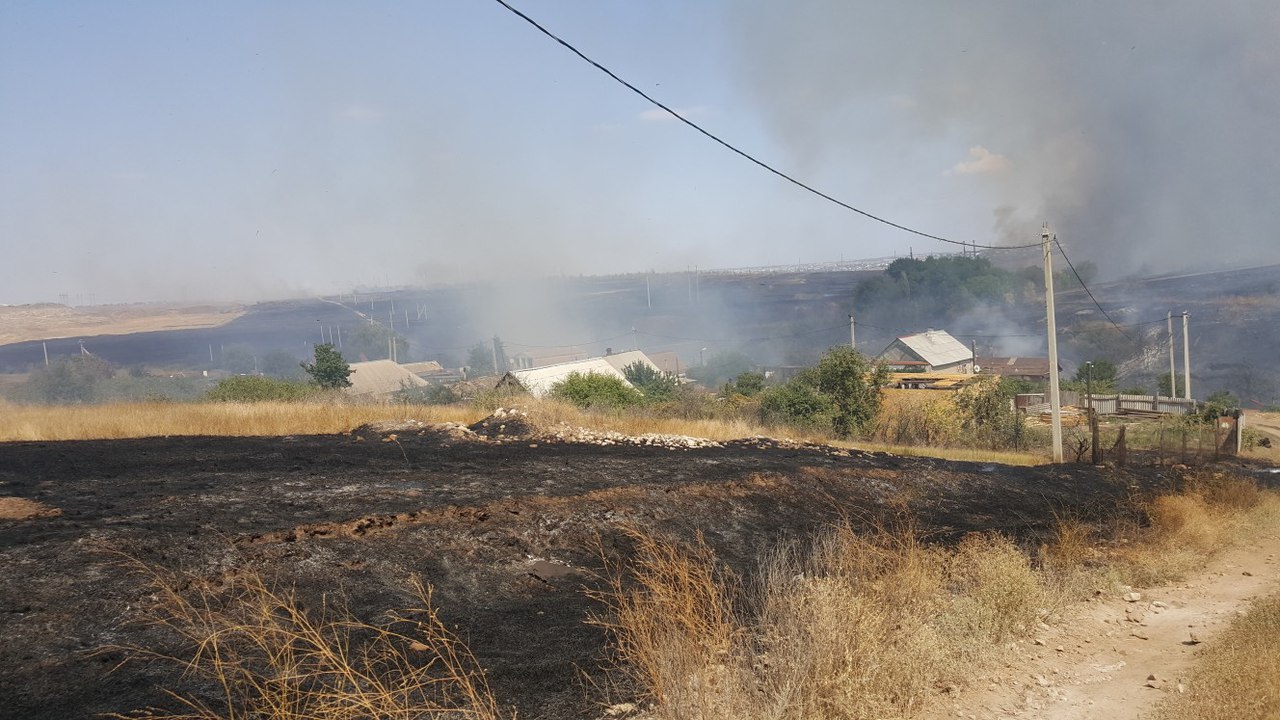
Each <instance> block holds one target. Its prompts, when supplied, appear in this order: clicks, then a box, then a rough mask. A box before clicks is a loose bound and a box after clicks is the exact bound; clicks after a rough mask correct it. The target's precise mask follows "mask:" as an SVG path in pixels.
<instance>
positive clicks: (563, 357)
mask: <svg viewBox="0 0 1280 720" xmlns="http://www.w3.org/2000/svg"><path fill="white" fill-rule="evenodd" d="M586 359H587V353H586V352H584V351H583V350H582V349H581V348H578V347H574V346H571V345H566V346H563V347H549V348H533V349H530V350H522V351H520V352H518V353H516V354H514V355H511V356H510V357H508V358H507V360H508V363H509V364H510V366H511V369H512V370H530V369H532V368H540V367H546V366H548V365H560V364H562V363H568V362H577V361H578V360H586Z"/></svg>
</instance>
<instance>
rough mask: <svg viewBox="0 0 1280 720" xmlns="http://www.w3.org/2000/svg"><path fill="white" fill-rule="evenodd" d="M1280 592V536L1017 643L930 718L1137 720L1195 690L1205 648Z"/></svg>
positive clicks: (1109, 600)
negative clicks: (1260, 600) (1000, 663)
mask: <svg viewBox="0 0 1280 720" xmlns="http://www.w3.org/2000/svg"><path fill="white" fill-rule="evenodd" d="M1275 592H1280V535H1277V534H1269V535H1266V536H1264V537H1261V538H1259V539H1258V540H1257V541H1256V542H1254V543H1250V544H1249V545H1248V546H1245V547H1240V548H1236V549H1234V550H1232V551H1230V552H1228V553H1227V554H1225V555H1224V556H1222V557H1220V558H1218V559H1217V560H1215V561H1214V562H1213V563H1212V564H1211V565H1210V566H1209V567H1208V568H1206V569H1205V570H1204V571H1203V572H1200V573H1197V574H1196V575H1195V576H1193V577H1191V578H1189V579H1188V580H1187V581H1186V582H1184V583H1178V584H1174V585H1168V586H1164V587H1156V588H1148V589H1144V590H1141V591H1140V593H1139V594H1140V595H1141V598H1140V599H1138V600H1136V601H1134V602H1127V601H1125V600H1124V599H1122V598H1116V597H1114V596H1105V597H1099V598H1098V599H1097V600H1096V601H1094V602H1090V603H1086V604H1083V605H1081V606H1078V607H1075V608H1072V609H1071V610H1070V611H1069V612H1068V613H1067V614H1066V617H1065V618H1064V620H1063V622H1061V623H1058V624H1056V625H1055V626H1053V627H1048V626H1043V627H1041V632H1039V633H1038V634H1037V636H1036V637H1035V638H1033V639H1030V640H1027V641H1022V642H1019V643H1018V646H1017V648H1016V650H1015V651H1014V652H1013V657H1011V658H1010V660H1009V662H1008V663H1007V664H1006V665H1005V666H1004V667H1001V668H999V669H998V670H997V671H996V672H994V673H989V674H986V675H983V676H978V677H974V678H972V684H971V685H970V687H968V688H967V689H965V690H963V691H961V692H960V693H958V694H957V695H956V696H955V697H953V698H951V699H949V700H948V701H946V702H942V703H939V707H938V709H937V710H936V712H934V713H933V714H931V715H929V716H927V720H941V718H957V717H959V718H982V719H984V720H1007V719H1010V718H1038V719H1041V720H1086V719H1089V718H1108V719H1114V720H1130V719H1136V718H1140V717H1145V716H1147V714H1149V713H1150V712H1151V710H1152V709H1153V708H1155V706H1156V705H1157V703H1159V702H1160V700H1161V699H1162V698H1163V697H1164V696H1165V695H1166V694H1168V693H1177V692H1181V691H1185V690H1186V689H1187V688H1189V687H1190V682H1191V681H1190V680H1189V678H1188V675H1189V673H1190V670H1191V668H1192V666H1193V664H1194V662H1195V660H1196V653H1197V650H1198V649H1199V648H1201V647H1206V646H1210V645H1212V644H1213V643H1214V641H1215V640H1216V638H1217V635H1218V633H1219V632H1220V631H1221V630H1222V629H1223V628H1224V627H1225V626H1226V625H1227V624H1228V623H1230V621H1231V620H1232V618H1234V617H1236V615H1237V613H1240V612H1244V611H1245V610H1246V609H1247V608H1248V605H1249V601H1250V600H1251V599H1253V598H1256V597H1262V596H1266V595H1269V594H1273V593H1275Z"/></svg>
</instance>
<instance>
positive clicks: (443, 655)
mask: <svg viewBox="0 0 1280 720" xmlns="http://www.w3.org/2000/svg"><path fill="white" fill-rule="evenodd" d="M146 572H147V574H148V575H149V576H150V578H151V584H152V586H153V588H154V590H155V597H156V601H155V603H154V605H153V607H152V608H150V611H149V619H150V620H151V621H152V622H153V623H154V624H155V625H157V626H159V627H161V628H163V629H165V630H167V631H169V632H170V633H171V634H172V635H173V636H175V637H176V638H177V639H178V640H179V644H180V645H181V647H180V649H179V650H178V651H177V652H175V653H172V654H166V653H161V652H158V651H155V650H149V649H143V648H136V647H135V648H125V649H126V650H128V651H131V653H132V654H133V655H134V656H137V657H141V658H144V659H151V660H160V661H167V662H171V663H173V664H175V665H177V666H180V667H182V668H183V670H184V674H185V676H186V678H187V681H188V683H191V682H192V681H194V684H195V686H196V687H198V688H199V690H198V691H193V692H190V693H178V692H174V691H168V692H167V694H168V695H169V697H170V699H171V700H173V702H174V705H175V707H176V709H172V710H166V709H159V708H148V709H144V710H139V711H136V712H133V713H129V714H115V715H112V716H111V717H115V718H118V719H121V720H124V719H126V718H127V719H131V720H240V719H242V718H243V719H245V720H247V719H249V718H274V719H275V720H314V719H318V718H324V720H367V719H371V718H380V719H386V720H397V719H400V720H410V719H413V720H498V719H499V718H505V717H512V716H511V715H509V714H506V713H504V712H503V710H502V709H501V708H500V707H499V705H498V703H497V701H496V700H495V699H494V697H493V694H492V692H491V691H490V689H489V685H488V681H487V679H486V677H485V674H484V672H483V670H482V669H481V668H480V667H479V664H478V663H477V661H476V659H475V657H474V656H473V655H472V654H471V652H470V650H469V649H468V648H467V646H466V644H465V643H463V642H462V640H461V639H460V638H458V636H457V635H455V634H454V633H453V632H451V631H450V630H449V629H448V628H447V627H446V625H445V624H444V622H443V621H442V620H441V619H440V615H439V612H438V610H437V608H436V607H435V605H434V604H433V602H432V592H431V588H430V587H429V586H424V585H422V584H421V583H420V582H419V581H417V580H416V579H414V580H411V582H410V584H411V587H412V590H413V592H414V594H415V596H416V598H417V600H418V604H419V606H418V607H416V608H412V609H408V610H404V611H400V612H394V613H389V614H388V615H387V617H386V618H385V620H384V621H383V622H380V623H369V622H365V621H362V620H359V619H356V618H355V617H354V616H353V615H352V614H351V613H350V612H349V611H347V610H346V609H345V608H344V607H342V606H335V605H332V604H327V603H326V604H324V605H322V606H321V607H320V608H319V609H317V610H314V611H309V610H307V609H306V608H305V607H304V606H303V604H302V603H301V602H300V601H299V600H298V598H297V597H296V596H295V595H294V593H293V592H292V591H290V590H282V589H278V588H273V587H271V586H269V585H268V584H267V583H266V582H265V581H264V580H263V579H262V578H261V577H260V576H258V575H256V574H253V573H245V574H238V575H235V576H233V577H232V578H230V579H229V580H228V581H227V583H228V584H227V585H226V586H225V587H223V588H220V589H219V590H217V591H215V590H213V589H211V588H210V586H209V585H208V584H207V583H205V582H204V581H203V580H200V579H197V578H187V577H178V576H166V575H163V574H162V573H161V572H160V571H158V570H146ZM183 587H185V588H188V589H187V590H180V589H179V588H183ZM191 588H194V589H191Z"/></svg>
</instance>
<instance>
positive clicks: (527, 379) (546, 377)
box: [511, 353, 631, 398]
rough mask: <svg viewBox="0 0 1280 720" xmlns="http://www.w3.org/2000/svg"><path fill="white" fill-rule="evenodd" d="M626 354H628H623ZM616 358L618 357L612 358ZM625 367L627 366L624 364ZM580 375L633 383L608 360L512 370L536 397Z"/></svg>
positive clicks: (514, 375)
mask: <svg viewBox="0 0 1280 720" xmlns="http://www.w3.org/2000/svg"><path fill="white" fill-rule="evenodd" d="M623 354H626V353H623ZM610 357H616V356H610ZM624 367H625V364H624ZM573 373H578V374H580V375H590V374H596V375H606V376H609V377H616V378H618V379H619V380H621V381H622V382H624V383H627V387H631V383H629V382H627V378H626V376H625V375H623V374H622V371H621V370H619V369H618V368H615V367H614V366H613V365H612V364H611V363H610V362H609V359H608V358H602V357H597V358H589V359H587V360H578V361H576V362H567V363H560V364H558V365H547V366H545V367H539V368H530V369H528V370H512V371H511V375H512V376H513V377H515V379H516V380H519V381H520V384H521V385H523V386H524V389H525V390H528V391H529V394H530V395H533V396H534V397H538V398H540V397H543V396H545V395H546V394H547V393H549V392H551V388H552V386H553V385H555V384H556V383H558V382H560V381H561V380H564V379H566V378H568V377H569V376H570V375H571V374H573Z"/></svg>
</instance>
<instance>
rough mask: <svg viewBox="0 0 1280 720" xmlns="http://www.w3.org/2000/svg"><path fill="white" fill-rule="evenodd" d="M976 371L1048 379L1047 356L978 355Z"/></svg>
mask: <svg viewBox="0 0 1280 720" xmlns="http://www.w3.org/2000/svg"><path fill="white" fill-rule="evenodd" d="M977 362H978V372H980V373H982V374H983V375H999V376H1000V377H1013V378H1021V379H1023V380H1030V381H1031V382H1047V381H1048V380H1049V358H1041V357H980V358H978V359H977Z"/></svg>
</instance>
